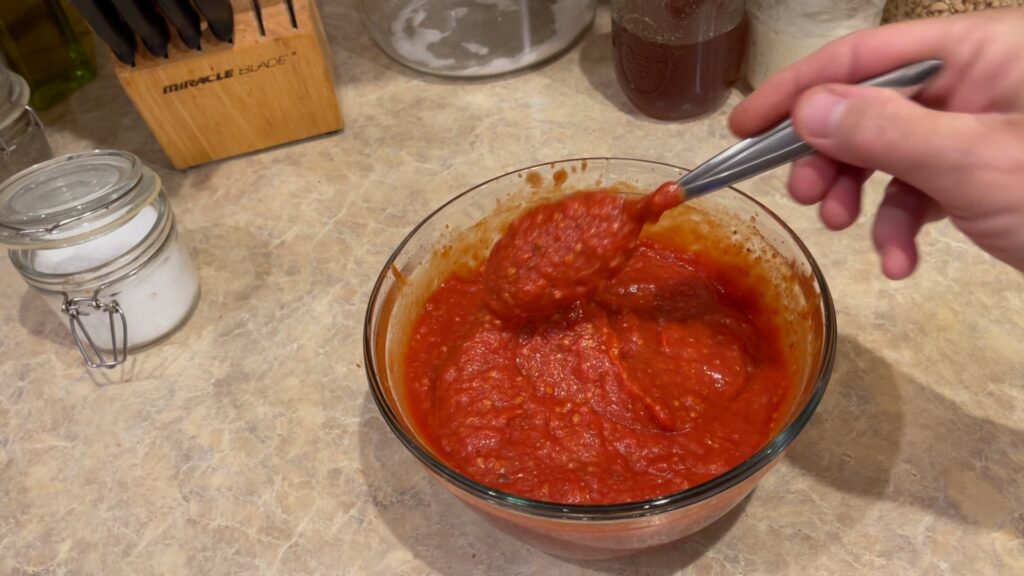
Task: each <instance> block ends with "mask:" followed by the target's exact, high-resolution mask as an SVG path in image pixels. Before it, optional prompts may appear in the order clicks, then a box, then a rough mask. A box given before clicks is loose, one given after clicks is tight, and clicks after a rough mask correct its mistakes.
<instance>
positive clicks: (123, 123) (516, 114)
mask: <svg viewBox="0 0 1024 576" xmlns="http://www.w3.org/2000/svg"><path fill="white" fill-rule="evenodd" d="M323 4H324V6H323V12H324V17H325V24H326V29H327V35H328V37H329V40H330V42H331V45H332V47H333V52H334V60H335V69H336V72H337V81H338V95H339V97H340V98H341V102H342V105H343V109H344V113H345V115H346V119H347V122H348V124H347V128H346V130H345V132H344V133H342V134H335V135H331V136H327V137H323V138H318V139H315V140H312V141H308V142H303V143H300V144H296V145H291V146H285V147H281V148H278V149H275V150H270V151H266V152H263V153H260V154H253V155H249V156H246V157H243V158H237V159H233V160H229V161H224V162H219V163H215V164H211V165H208V166H203V167H200V168H195V169H192V170H189V171H186V172H178V171H175V170H173V169H172V168H170V166H169V164H168V162H167V160H166V159H165V158H164V156H163V155H162V153H161V151H160V149H159V147H158V146H157V144H156V142H155V140H154V139H153V137H152V136H151V135H150V133H149V131H148V130H147V129H146V127H145V125H144V124H143V122H142V121H141V119H140V118H139V116H138V114H137V113H136V112H135V111H134V109H133V108H132V106H131V105H130V103H129V101H128V99H127V98H126V96H125V95H124V93H123V92H122V91H121V89H120V87H119V86H118V85H117V82H116V81H115V80H114V79H113V78H112V76H111V74H110V72H109V62H108V61H107V60H106V58H105V57H104V59H103V60H102V62H101V67H102V68H103V70H104V72H103V74H102V77H101V78H100V79H99V80H97V81H96V82H94V83H93V84H91V85H90V86H88V87H86V88H85V89H83V90H82V91H80V92H79V93H78V94H76V95H75V96H74V97H73V98H72V99H71V100H70V101H69V102H66V103H64V104H61V105H60V106H58V107H57V108H56V109H54V110H51V111H49V112H48V113H46V114H45V116H44V120H45V121H46V122H47V123H48V124H49V125H50V128H49V135H50V138H51V140H52V142H53V145H54V148H55V149H56V150H57V151H58V152H70V151H76V150H81V149H83V148H91V147H112V148H121V149H125V150H129V151H132V152H135V153H136V154H138V155H140V156H141V157H142V158H143V159H144V160H145V161H146V162H147V163H148V164H149V165H150V166H152V167H154V168H155V169H156V170H157V171H158V172H159V173H160V174H161V175H162V176H163V178H164V182H165V184H166V187H167V190H168V191H169V193H170V195H171V197H172V202H173V206H174V209H175V211H176V213H177V216H178V225H179V230H180V234H181V238H182V240H183V241H184V242H185V244H186V245H187V246H188V248H189V250H190V251H191V252H192V254H193V256H194V258H195V261H196V262H197V264H198V266H199V268H200V274H201V282H202V290H203V292H202V299H201V301H200V303H199V307H198V309H197V310H196V312H195V314H194V316H193V317H192V318H191V320H190V321H189V322H188V324H187V325H186V326H185V327H184V329H182V330H181V331H180V332H178V333H177V334H175V335H174V336H173V337H171V338H170V339H169V340H168V341H166V342H164V343H162V344H160V345H158V346H156V347H153V348H150V349H147V350H144V351H141V352H139V353H137V354H134V355H133V356H132V357H131V358H130V361H129V362H128V363H127V365H126V366H124V367H122V368H120V369H116V370H114V371H110V372H99V371H91V370H88V369H86V368H85V367H84V366H83V364H82V361H81V359H80V358H79V355H78V352H77V351H76V350H75V349H74V347H73V345H72V343H71V339H70V336H69V334H68V332H67V327H66V325H65V324H64V323H62V322H61V321H59V320H58V319H57V318H56V316H55V315H53V313H52V312H51V311H50V310H48V309H47V308H45V307H44V304H43V302H42V301H41V299H40V298H39V297H37V296H36V295H35V294H33V293H30V292H29V290H28V289H27V288H26V287H25V285H24V284H23V283H22V281H21V279H20V278H19V277H18V275H17V274H16V273H15V272H14V271H13V269H12V268H10V266H9V264H3V266H2V273H0V294H3V296H4V299H5V301H6V304H7V305H6V306H3V307H0V326H2V330H3V336H2V337H0V574H4V575H6V574H76V575H77V574H104V575H109V574H146V575H150V574H183V573H192V574H211V575H214V574H338V573H341V574H387V575H391V574H435V573H436V574H454V575H463V574H467V575H468V574H494V575H501V574H650V575H655V576H661V575H667V574H675V573H687V574H690V573H692V574H739V573H742V574H801V575H805V574H870V575H878V574H1022V573H1024V542H1022V538H1024V481H1022V480H1021V479H1022V478H1024V276H1022V275H1021V274H1019V273H1017V272H1014V271H1012V270H1010V269H1008V268H1006V267H1004V266H1002V265H1000V264H999V263H998V262H996V261H994V260H993V259H992V258H989V257H987V256H986V255H984V254H983V253H981V252H980V251H978V250H977V249H975V248H973V247H972V246H971V245H970V244H969V243H968V242H967V241H966V240H965V239H964V238H963V237H961V236H960V235H959V234H958V233H957V232H956V231H955V230H954V229H953V228H952V227H951V226H949V225H948V224H938V225H932V226H930V227H929V228H928V229H927V230H926V231H925V232H924V234H923V237H922V244H923V249H922V252H923V258H924V261H923V264H922V266H921V268H920V270H919V271H918V272H917V273H916V274H915V275H914V276H913V277H912V278H911V279H910V280H907V281H904V282H900V283H893V282H889V281H887V280H885V279H884V278H883V277H882V276H881V274H880V273H879V271H878V261H877V258H876V256H875V254H874V252H873V251H872V249H871V246H870V244H869V225H868V223H869V216H870V213H871V212H873V208H872V206H873V205H874V204H876V203H877V200H878V198H879V193H880V182H879V181H874V182H873V184H872V186H871V190H870V193H869V195H868V199H867V202H866V204H867V206H868V213H869V214H867V215H865V217H862V218H861V220H860V221H859V222H858V223H857V225H856V226H854V227H853V228H852V229H850V230H848V231H846V232H842V233H832V232H828V231H826V230H825V229H824V228H823V226H822V225H821V224H820V223H819V221H818V219H817V215H816V214H815V212H814V211H813V210H811V209H807V208H804V207H800V206H798V205H796V204H795V203H794V202H793V201H791V200H790V199H789V198H788V197H787V196H786V194H785V193H784V189H783V182H784V180H783V174H781V173H774V174H769V175H766V176H764V177H761V178H759V179H757V180H756V181H753V182H749V183H747V184H746V185H745V186H743V188H744V189H745V190H746V191H748V192H750V193H752V194H754V195H755V196H757V197H758V198H760V199H761V200H762V201H764V202H765V203H766V204H768V206H770V207H771V208H772V209H773V210H775V211H777V212H778V213H779V214H780V215H781V216H782V217H783V218H785V219H786V221H787V222H789V224H790V225H791V226H792V227H793V228H794V229H795V230H796V231H797V232H798V233H799V234H800V235H801V236H802V237H803V239H804V240H805V241H806V242H807V244H808V245H809V246H810V248H811V250H812V252H813V253H814V254H815V255H816V257H817V258H818V260H819V262H820V263H821V266H822V268H823V269H824V272H825V275H826V277H827V278H828V280H829V282H830V284H831V287H832V290H833V293H834V296H835V302H836V306H837V308H838V322H839V353H838V358H837V361H836V370H835V375H834V377H833V379H832V382H831V385H830V388H829V390H828V394H827V395H826V397H825V400H824V402H823V403H822V405H821V407H820V409H819V410H818V413H817V414H816V415H815V417H814V419H813V421H812V422H811V424H810V426H809V427H808V428H807V429H806V430H805V431H804V433H803V434H802V436H801V437H800V438H799V439H798V440H797V441H796V443H795V445H794V446H793V448H792V449H791V451H790V452H789V454H788V457H787V458H786V460H785V461H784V462H783V463H782V464H781V465H780V466H778V467H777V468H776V469H775V470H774V471H773V472H772V473H771V474H770V475H769V476H768V477H767V478H766V479H765V480H764V481H763V482H762V483H761V485H760V486H759V487H758V489H757V490H756V491H755V492H754V493H753V495H752V496H751V497H750V498H749V499H748V500H747V501H746V502H745V503H744V504H743V505H742V506H741V507H740V509H739V510H738V511H736V512H734V513H731V514H729V515H728V516H727V517H726V518H724V519H723V520H721V521H719V522H718V523H716V524H714V525H713V526H711V527H710V528H708V529H706V530H705V531H704V532H702V533H699V534H698V535H696V536H694V537H691V538H690V539H688V540H685V541H683V542H681V543H679V544H678V545H674V546H671V547H668V548H666V549H662V550H658V551H655V552H652V553H648V554H643V555H640V556H635V557H632V558H626V559H621V560H614V561H603V562H569V561H564V560H560V559H556V558H553V557H549V556H547V555H544V554H542V553H538V552H536V551H534V550H531V549H529V548H526V547H524V546H523V545H521V544H519V543H518V542H517V541H515V540H513V539H511V538H509V537H506V536H505V535H504V534H502V533H501V532H499V531H497V530H496V529H494V528H492V527H491V526H490V525H488V524H486V523H485V522H484V521H483V520H481V519H480V518H478V517H476V516H475V515H473V514H472V513H471V512H469V511H468V510H467V509H465V508H463V507H462V506H461V505H458V504H457V502H456V500H455V499H454V498H453V497H452V496H450V495H449V494H448V493H447V492H446V491H445V490H444V489H442V488H441V487H440V486H438V485H436V484H435V483H434V482H433V480H431V479H430V478H429V477H428V476H427V474H426V473H425V472H424V471H423V470H422V469H421V468H420V467H419V465H418V464H417V462H416V461H415V460H414V459H413V458H412V456H410V455H409V454H408V453H407V452H406V451H405V450H404V449H403V448H402V447H401V445H400V444H399V443H398V441H397V440H395V439H394V437H393V436H392V435H391V433H390V432H389V431H388V430H387V428H386V427H385V425H384V423H383V421H382V420H381V418H380V417H379V415H378V413H377V409H376V408H375V406H374V405H373V402H372V400H371V398H370V394H369V391H368V388H367V385H366V379H365V376H364V373H363V367H362V341H361V331H362V323H363V312H364V308H365V304H366V299H367V297H368V294H369V291H370V288H371V285H372V283H373V281H374V279H375V277H376V275H377V272H378V270H379V267H380V266H381V264H382V263H383V261H384V260H385V258H386V257H387V255H388V254H389V252H390V250H391V249H392V247H394V246H395V245H396V244H397V243H398V242H399V240H400V239H401V238H402V237H403V235H404V234H405V233H406V232H407V231H408V230H409V229H410V228H411V227H412V226H413V225H414V224H415V223H416V222H417V221H418V220H419V219H420V218H422V217H423V216H424V215H426V214H427V212H428V211H429V210H431V209H432V208H433V207H435V206H437V205H438V204H439V203H441V202H442V201H444V200H445V199H447V198H449V197H451V196H452V195H453V194H455V193H457V192H459V191H461V190H464V189H465V188H467V187H469V186H471V185H473V184H476V183H478V182H480V181H482V180H484V179H487V178H490V177H492V176H495V175H497V174H500V173H503V172H505V171H507V170H509V169H512V168H516V167H520V166H525V165H528V164H532V163H537V162H543V161H548V160H553V159H559V158H566V157H577V156H604V155H611V156H632V157H639V158H647V159H653V160H661V161H666V162H673V163H678V164H682V165H694V164H696V163H697V162H698V161H699V160H700V159H701V158H703V157H705V156H707V155H709V154H711V153H713V152H715V151H716V150H717V149H719V148H720V147H722V146H724V145H726V144H728V143H729V142H730V141H731V137H730V136H729V134H728V133H727V131H726V129H725V124H724V119H725V116H726V111H727V109H728V108H729V107H731V105H732V104H735V102H736V101H738V99H739V98H740V96H739V94H734V95H733V96H732V98H731V99H730V103H729V106H727V107H726V109H724V110H722V111H720V112H719V113H717V114H716V115H714V116H713V117H709V118H706V119H703V120H700V121H697V122H693V123H675V124H665V123H658V122H653V121H649V120H646V119H644V118H642V117H639V116H637V115H636V114H635V113H634V112H632V111H631V110H630V108H629V106H628V104H627V103H626V102H625V101H624V99H623V97H622V96H621V95H620V93H619V92H618V91H617V85H616V82H615V77H614V73H613V70H612V66H611V63H610V61H609V59H610V40H609V33H608V29H609V24H608V22H607V20H606V18H607V15H606V14H604V13H602V16H601V17H600V18H599V20H598V23H597V25H596V26H595V28H594V29H593V30H591V31H590V32H589V33H588V34H587V36H586V37H585V38H584V39H583V40H582V42H581V43H580V44H579V45H577V46H576V47H575V48H574V49H573V50H572V51H571V52H569V53H567V54H566V55H565V56H564V57H562V58H560V59H558V60H556V61H554V62H552V63H550V64H548V65H545V66H543V67H541V68H539V69H536V70H532V71H528V72H525V73H521V74H517V75H514V76H510V77H505V78H499V79H494V80H484V81H470V82H449V81H443V80H439V79H435V78H430V77H425V76H422V75H419V74H416V73H413V72H411V71H409V70H406V69H404V68H402V67H401V66H399V65H398V64H395V63H394V62H392V61H391V60H389V59H388V58H387V57H386V56H385V55H384V54H383V53H381V52H380V51H379V50H378V49H377V48H376V47H375V46H374V45H373V43H372V42H371V41H370V39H369V37H368V36H367V34H366V32H365V31H364V29H363V28H362V26H361V23H360V20H359V12H358V7H357V6H358V5H357V3H356V2H355V1H354V0H344V1H342V0H337V1H330V0H324V2H323Z"/></svg>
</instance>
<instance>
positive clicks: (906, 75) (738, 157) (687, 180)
mask: <svg viewBox="0 0 1024 576" xmlns="http://www.w3.org/2000/svg"><path fill="white" fill-rule="evenodd" d="M940 69H942V61H940V60H924V61H922V62H918V63H916V64H910V65H909V66H904V67H902V68H898V69H896V70H893V71H892V72H889V73H887V74H883V75H881V76H876V77H874V78H871V79H870V80H866V81H864V82H861V83H860V85H861V86H875V87H879V88H906V89H909V90H908V92H909V94H908V95H909V96H913V95H914V94H916V93H917V91H919V90H920V89H921V87H922V86H923V84H924V83H925V82H926V81H928V80H929V79H930V78H932V77H933V76H934V75H935V74H936V73H937V72H938V71H939V70H940ZM812 152H814V149H813V148H811V146H810V145H809V144H807V143H806V142H804V141H803V140H802V139H800V136H798V135H797V133H796V130H795V129H794V128H793V121H792V120H789V119H787V120H785V121H783V122H780V123H779V124H777V125H775V127H773V128H771V129H769V130H767V131H765V132H763V133H761V134H758V135H757V136H753V137H750V138H747V139H746V140H742V141H740V142H737V143H736V144H733V145H732V146H730V147H728V148H726V149H725V150H723V151H722V152H720V153H718V154H717V155H715V156H714V157H712V158H711V159H710V160H708V161H707V162H704V163H703V164H701V165H700V166H698V167H697V168H696V169H695V170H693V171H692V172H690V173H689V174H686V175H685V176H683V177H682V178H680V179H679V180H678V181H677V182H676V183H677V184H678V185H679V186H681V187H682V188H683V190H684V191H685V192H686V199H687V200H692V199H693V198H698V197H700V196H703V195H704V194H707V193H708V192H713V191H715V190H719V189H721V188H725V187H727V186H730V185H732V184H736V183H737V182H742V181H743V180H746V179H748V178H752V177H754V176H756V175H758V174H761V173H762V172H767V171H768V170H771V169H772V168H777V167H779V166H782V165H783V164H787V163H789V162H792V161H794V160H796V159H797V158H800V157H801V156H806V155H808V154H810V153H812Z"/></svg>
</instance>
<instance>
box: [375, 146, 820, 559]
mask: <svg viewBox="0 0 1024 576" xmlns="http://www.w3.org/2000/svg"><path fill="white" fill-rule="evenodd" d="M685 172H686V171H685V170H684V169H682V168H677V167H674V166H669V165H666V164H659V163H654V162H645V161H640V160H626V159H614V158H591V159H586V160H566V161H561V162H554V163H550V164H543V165H538V166H534V167H530V168H525V169H522V170H517V171H515V172H510V173H508V174H505V175H503V176H499V177H497V178H495V179H493V180H490V181H488V182H485V183H483V184H480V185H479V186H476V187H474V188H471V189H470V190H468V191H466V192H463V193H462V194H460V195H458V196H456V197H455V198H453V199H452V200H451V201H449V202H448V203H446V204H445V205H443V206H441V207H440V208H438V209H437V210H436V211H434V212H433V213H432V214H430V215H429V216H427V217H426V218H425V219H424V220H423V221H422V222H420V224H419V225H417V226H416V227H415V228H414V229H413V230H412V232H410V233H409V235H408V236H406V238H405V240H403V241H402V243H401V244H399V246H398V248H396V249H395V252H394V253H393V254H392V255H391V257H390V258H389V259H388V261H387V262H386V263H385V265H384V268H383V270H382V271H381V273H380V276H379V277H378V279H377V283H376V286H374V289H373V292H372V294H371V296H370V301H369V305H368V307H367V312H366V323H365V327H364V354H365V361H366V372H367V377H368V379H369V382H370V389H371V391H372V393H373V397H374V400H375V401H376V403H377V406H378V408H379V409H380V411H381V414H382V415H383V417H384V419H385V421H386V422H387V424H388V426H389V427H390V428H391V430H392V431H393V432H394V434H395V435H396V436H397V437H398V439H399V440H400V441H401V443H402V444H403V445H404V446H405V447H406V448H407V449H408V450H409V451H410V452H411V453H412V454H413V455H414V456H415V457H416V458H418V459H419V461H420V462H421V463H422V464H423V465H424V466H425V467H426V469H427V470H428V471H429V472H430V473H431V474H432V475H433V476H434V477H435V478H436V479H437V480H438V481H439V482H440V483H441V484H442V485H444V486H445V487H446V488H447V489H448V490H449V491H451V493H452V494H454V495H455V496H456V498H458V499H459V500H461V501H462V502H463V503H465V504H467V505H469V506H470V507H472V508H473V509H474V510H476V511H477V512H479V513H481V514H482V515H483V516H484V517H485V518H487V519H488V520H490V521H491V522H493V523H494V524H496V525H497V526H498V527H500V528H501V529H503V530H506V531H507V532H509V533H510V534H512V535H514V536H515V537H517V538H520V539H522V540H524V541H526V542H528V543H530V544H533V545H535V546H538V547H539V548H541V549H543V550H545V551H548V552H551V553H553V554H557V555H563V556H573V557H586V558H608V557H614V556H622V555H626V554H631V553H634V552H637V551H639V550H643V549H645V548H648V547H652V546H657V545H660V544H665V543H667V542H671V541H673V540H676V539H679V538H682V537H684V536H686V535H688V534H691V533H693V532H695V531H697V530H699V529H701V528H703V527H704V526H707V525H708V524H710V523H711V522H714V521H715V520H716V519H718V518H720V517H721V516H722V515H723V514H725V513H726V512H728V511H729V510H730V509H731V508H733V507H734V506H735V505H736V504H738V503H739V502H740V501H741V500H743V498H744V497H746V496H747V494H749V493H750V491H751V490H752V489H753V488H754V486H755V485H756V484H757V482H758V481H759V480H760V479H761V478H762V477H763V476H764V475H765V474H766V473H767V472H768V471H769V470H770V469H771V468H772V466H774V465H775V464H776V463H777V462H778V461H779V458H780V457H781V456H782V454H783V452H784V451H785V450H786V448H787V447H788V446H789V445H790V443H791V442H792V441H793V440H794V439H795V438H796V436H797V435H798V434H799V433H800V431H801V430H802V429H803V427H804V425H805V424H807V422H808V420H809V419H810V417H811V415H812V414H813V413H814V410H815V409H816V408H817V406H818V402H819V401H820V400H821V397H822V394H824V392H825V388H826V386H827V384H828V380H829V377H830V375H831V372H832V364H833V360H834V356H835V346H836V324H835V310H834V308H833V305H832V299H831V296H830V295H829V291H828V287H827V285H826V283H825V279H824V278H823V277H822V275H821V271H820V270H819V268H818V265H817V264H816V263H815V261H814V259H813V257H812V256H811V255H810V253H809V252H808V251H807V248H806V247H805V246H804V244H803V243H802V242H801V241H800V239H799V238H797V236H796V234H794V232H793V231H792V230H791V229H790V228H789V227H787V226H786V225H785V223H783V222H782V221H781V220H779V218H778V217H776V216H775V215H774V214H772V213H771V212H770V211H769V210H768V209H767V208H765V207H764V206H762V205H761V204H759V203H758V202H757V201H755V200H753V199H752V198H750V197H749V196H747V195H745V194H743V193H742V192H739V191H737V190H734V189H727V190H721V191H719V192H716V193H714V194H709V195H707V196H704V197H702V198H700V199H697V200H694V201H692V202H689V203H687V204H685V205H684V206H683V207H680V208H676V209H674V210H671V211H669V212H668V213H666V214H665V215H664V216H663V217H662V221H661V222H660V223H659V224H658V225H657V226H659V227H666V228H665V230H667V231H671V232H672V233H673V234H675V233H677V232H678V233H679V234H687V235H689V236H683V238H686V240H687V242H688V245H689V246H690V247H691V248H692V249H694V250H697V251H702V250H718V249H725V250H732V251H735V250H740V251H743V252H744V253H746V252H747V251H750V252H749V253H750V254H754V255H755V257H756V258H759V259H763V262H765V263H766V264H765V266H764V267H763V268H762V269H759V270H760V271H757V272H756V273H758V274H760V273H762V272H764V276H756V277H757V278H759V280H760V279H763V283H761V284H762V285H763V286H764V290H766V291H771V290H775V291H778V292H777V295H778V296H779V299H778V300H776V299H773V301H778V302H780V303H783V310H784V316H785V317H786V318H788V320H787V321H786V323H787V326H788V327H789V328H790V329H788V330H787V331H786V333H787V338H789V339H790V340H789V341H788V342H787V343H786V344H785V345H787V346H789V347H790V348H789V349H790V350H792V354H793V357H792V358H791V360H790V361H791V362H792V363H793V364H794V366H795V367H796V369H795V374H796V376H795V378H796V382H795V395H794V397H793V401H792V402H791V404H790V405H789V408H788V410H787V411H786V412H785V413H784V417H783V418H782V419H781V420H780V422H779V423H778V428H777V432H776V433H775V435H774V436H773V437H772V438H771V440H769V441H768V443H767V444H765V445H764V446H763V447H762V448H761V449H760V450H759V451H757V452H756V453H755V454H753V455H752V456H751V457H750V458H748V459H747V460H746V461H744V462H742V463H741V464H739V465H738V466H736V467H735V468H732V469H731V470H729V471H727V472H725V473H724V474H722V475H721V476H718V477H717V478H714V479H712V480H710V481H708V482H705V483H703V484H700V485H697V486H693V487H691V488H689V489H687V490H684V491H682V492H678V493H675V494H669V495H666V496H663V497H660V498H655V499H652V500H647V501H642V502H623V503H620V504H612V505H566V504H556V503H551V502H542V501H538V500H531V499H529V498H522V497H517V496H514V495H512V494H509V493H506V492H503V491H501V490H500V489H497V488H495V487H492V486H484V485H481V484H479V483H477V482H475V481H473V480H471V479H469V478H467V477H466V476H464V475H462V474H460V473H459V472H457V471H456V470H454V469H452V468H451V467H449V466H448V465H447V464H445V462H444V461H443V460H442V459H441V458H439V457H438V456H437V455H436V454H435V453H433V452H432V451H431V449H430V448H429V447H428V445H427V444H426V443H425V442H424V441H423V439H422V438H421V437H420V434H419V432H418V431H417V429H416V427H415V426H414V424H413V421H412V420H411V418H410V415H409V413H408V411H407V409H406V408H405V406H404V405H403V402H404V398H405V397H406V396H405V393H404V382H403V374H404V365H403V356H404V351H405V349H406V344H407V341H408V337H409V333H410V329H411V325H412V322H413V321H414V319H415V317H416V316H417V314H418V312H419V310H421V309H422V306H423V303H424V301H425V300H426V297H427V296H428V295H429V294H430V293H431V292H433V290H434V289H435V288H436V287H437V286H438V285H439V284H440V282H442V281H443V280H444V279H445V278H446V277H447V275H448V273H450V271H451V269H452V267H454V268H455V269H458V267H460V266H463V265H464V266H470V267H472V266H476V265H478V264H479V262H481V261H482V260H483V259H485V258H486V256H487V253H488V252H489V251H490V247H491V245H492V244H493V242H494V241H495V240H496V239H497V238H498V237H499V235H500V234H501V230H502V229H503V227H504V226H505V225H506V224H507V223H508V222H509V221H511V220H512V219H513V218H514V217H515V216H517V215H518V214H520V213H522V210H523V209H525V208H526V207H527V206H529V205H531V204H532V203H535V202H537V201H540V200H546V199H550V198H555V197H558V196H559V195H564V194H569V193H572V192H573V191H575V190H580V189H587V188H593V187H595V186H615V187H617V188H619V189H631V190H635V191H649V190H653V189H654V188H655V187H656V186H657V185H658V184H661V183H662V182H664V181H666V180H674V179H676V178H679V177H680V176H681V175H683V174H684V173H685ZM544 182H547V183H552V182H553V183H554V185H553V186H550V187H545V186H544V185H542V183H544ZM709 225H710V226H712V227H713V228H715V229H719V230H724V231H726V232H725V236H724V237H715V238H719V239H718V240H714V241H713V240H712V236H705V235H703V232H702V231H703V230H706V229H707V228H705V226H709ZM723 238H724V239H723ZM765 505H770V504H768V503H766V504H765Z"/></svg>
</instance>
